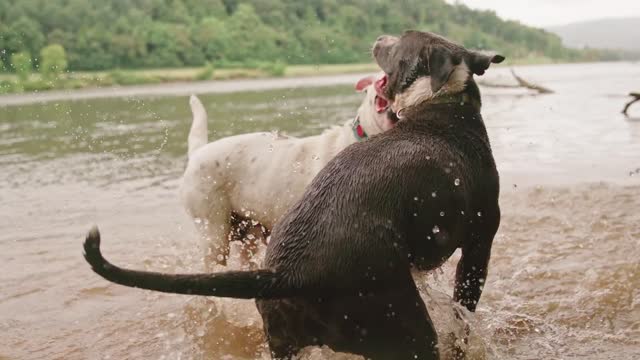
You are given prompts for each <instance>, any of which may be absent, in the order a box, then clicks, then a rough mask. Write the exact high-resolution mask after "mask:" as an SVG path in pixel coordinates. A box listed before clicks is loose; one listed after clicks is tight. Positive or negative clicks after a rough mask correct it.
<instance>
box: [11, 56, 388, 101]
mask: <svg viewBox="0 0 640 360" xmlns="http://www.w3.org/2000/svg"><path fill="white" fill-rule="evenodd" d="M376 69H377V67H376V65H375V64H373V63H369V64H329V65H290V66H286V65H284V64H277V63H274V64H264V65H263V66H259V67H256V68H228V69H226V68H223V69H217V68H213V67H192V68H172V69H135V70H111V71H92V72H67V73H64V74H61V75H60V76H58V77H57V78H56V79H54V80H47V79H44V78H42V76H40V74H37V73H34V74H31V75H30V76H29V77H28V78H27V79H25V80H19V79H18V77H17V76H16V75H14V74H10V73H4V74H3V73H0V95H2V94H32V93H39V92H46V91H60V90H77V89H95V88H108V87H121V86H133V85H151V84H166V83H186V82H201V81H212V80H233V79H264V78H283V77H284V78H289V77H304V76H324V75H336V74H353V73H362V72H373V71H376Z"/></svg>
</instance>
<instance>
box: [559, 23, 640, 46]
mask: <svg viewBox="0 0 640 360" xmlns="http://www.w3.org/2000/svg"><path fill="white" fill-rule="evenodd" d="M547 30H548V31H550V32H552V33H555V34H557V35H558V36H560V38H561V39H562V42H563V43H564V45H566V46H569V47H574V48H583V47H585V46H588V47H590V48H597V49H618V50H627V51H640V17H632V18H610V19H599V20H591V21H585V22H578V23H572V24H568V25H562V26H553V27H549V28H548V29H547Z"/></svg>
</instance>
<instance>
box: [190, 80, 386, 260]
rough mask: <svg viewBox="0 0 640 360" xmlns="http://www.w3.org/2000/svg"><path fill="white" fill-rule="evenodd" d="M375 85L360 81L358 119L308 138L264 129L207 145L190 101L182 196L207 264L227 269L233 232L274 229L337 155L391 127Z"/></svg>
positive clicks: (201, 117)
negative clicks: (258, 227) (362, 95)
mask: <svg viewBox="0 0 640 360" xmlns="http://www.w3.org/2000/svg"><path fill="white" fill-rule="evenodd" d="M373 81H374V78H373V77H368V78H364V79H362V80H360V81H359V82H358V83H357V84H356V90H358V91H362V90H365V92H366V96H365V99H364V101H363V102H362V104H361V105H360V107H359V108H358V112H357V115H356V117H355V119H353V120H349V121H347V122H346V123H345V124H344V125H342V126H335V127H332V128H331V129H328V130H326V131H325V132H323V133H322V134H320V135H316V136H310V137H305V138H294V137H288V136H283V135H279V134H277V133H268V132H260V133H250V134H243V135H236V136H231V137H227V138H223V139H220V140H217V141H215V142H212V143H209V144H207V113H206V111H205V109H204V106H203V105H202V103H201V102H200V100H199V99H198V98H197V97H196V96H191V99H190V105H191V111H192V112H193V123H192V125H191V130H190V132H189V140H188V141H189V161H188V165H187V168H186V170H185V173H184V177H183V180H182V184H181V187H180V193H181V197H182V201H183V203H184V206H185V208H186V210H187V212H188V213H189V215H190V216H191V217H193V219H194V222H195V224H196V227H197V228H198V230H199V232H200V235H201V237H202V240H203V241H204V245H205V246H204V249H205V251H206V252H207V254H206V255H205V264H207V266H212V265H215V263H218V264H221V265H225V264H226V260H227V257H228V255H229V238H230V234H231V232H232V230H233V231H234V234H236V231H237V232H238V233H241V231H238V227H242V226H243V225H244V227H245V228H246V227H247V226H246V224H247V223H249V224H251V225H253V226H255V225H256V224H258V223H259V224H260V225H262V226H263V231H264V229H270V228H271V227H272V226H273V224H274V223H275V222H276V221H277V220H278V218H280V216H282V215H283V214H284V212H285V211H286V210H287V209H289V207H290V206H291V205H292V204H293V203H294V201H296V200H298V197H299V196H301V195H302V193H303V191H304V189H305V188H306V186H307V185H308V184H309V183H310V182H311V180H312V179H313V178H314V176H315V175H316V174H317V173H318V171H320V169H322V168H323V167H324V166H325V164H326V163H327V162H329V160H331V159H332V158H333V157H334V156H335V155H336V154H337V153H338V152H340V151H341V150H342V149H344V148H345V147H347V146H348V145H350V144H352V143H354V142H357V141H362V140H365V139H366V138H367V137H368V136H371V135H374V134H378V133H380V132H383V131H386V130H388V129H390V128H391V127H393V124H394V123H393V121H392V120H390V119H389V118H388V117H387V115H386V109H387V103H386V101H385V100H384V99H381V98H379V97H377V96H376V91H375V89H374V86H373V85H372V84H373ZM234 228H236V229H234ZM241 230H242V229H241ZM241 235H242V234H241ZM264 235H265V237H266V236H267V233H264Z"/></svg>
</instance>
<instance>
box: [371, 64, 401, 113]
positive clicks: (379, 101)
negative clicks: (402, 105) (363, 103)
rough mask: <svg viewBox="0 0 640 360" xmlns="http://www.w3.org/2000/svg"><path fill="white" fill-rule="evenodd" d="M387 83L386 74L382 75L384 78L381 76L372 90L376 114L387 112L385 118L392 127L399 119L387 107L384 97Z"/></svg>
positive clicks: (386, 100)
mask: <svg viewBox="0 0 640 360" xmlns="http://www.w3.org/2000/svg"><path fill="white" fill-rule="evenodd" d="M387 81H388V77H387V74H384V76H382V77H381V78H380V79H378V80H377V81H376V82H375V83H374V88H375V89H376V112H377V113H378V114H380V113H383V112H387V118H388V119H389V121H390V122H391V124H392V125H393V124H395V123H397V122H398V120H400V119H398V117H397V116H396V114H395V113H394V112H393V111H391V107H390V106H389V99H387V97H386V96H385V95H384V90H385V89H386V88H387Z"/></svg>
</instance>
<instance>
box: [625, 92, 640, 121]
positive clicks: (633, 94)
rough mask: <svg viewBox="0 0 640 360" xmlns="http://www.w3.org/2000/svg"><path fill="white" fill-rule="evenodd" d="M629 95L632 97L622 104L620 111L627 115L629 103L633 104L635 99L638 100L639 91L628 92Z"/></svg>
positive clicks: (639, 96)
mask: <svg viewBox="0 0 640 360" xmlns="http://www.w3.org/2000/svg"><path fill="white" fill-rule="evenodd" d="M629 96H631V97H633V99H632V100H631V101H629V102H628V103H627V104H626V105H625V106H624V109H622V113H623V114H624V115H625V116H629V114H627V110H629V106H631V104H633V103H634V102H636V101H640V92H632V93H629Z"/></svg>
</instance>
